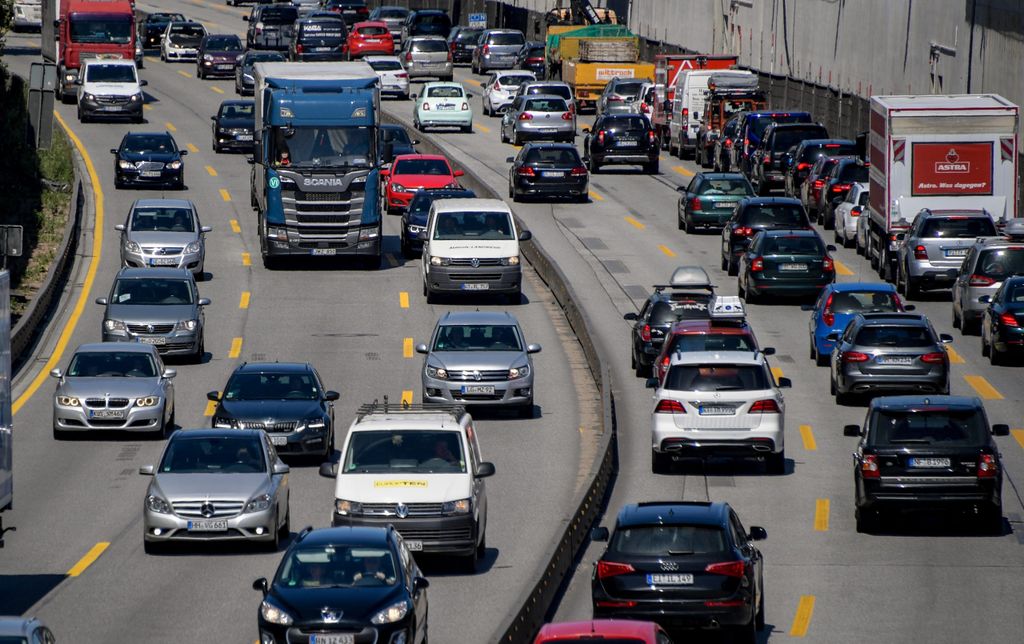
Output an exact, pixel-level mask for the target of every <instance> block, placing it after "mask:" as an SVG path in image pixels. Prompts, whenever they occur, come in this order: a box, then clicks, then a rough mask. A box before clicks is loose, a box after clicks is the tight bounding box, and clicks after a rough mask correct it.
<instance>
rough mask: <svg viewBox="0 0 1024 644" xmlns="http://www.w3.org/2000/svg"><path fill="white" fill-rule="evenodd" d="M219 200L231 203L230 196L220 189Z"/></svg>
mask: <svg viewBox="0 0 1024 644" xmlns="http://www.w3.org/2000/svg"><path fill="white" fill-rule="evenodd" d="M220 198H221V199H223V200H224V201H231V194H230V193H229V192H228V191H227V190H226V189H224V188H221V189H220Z"/></svg>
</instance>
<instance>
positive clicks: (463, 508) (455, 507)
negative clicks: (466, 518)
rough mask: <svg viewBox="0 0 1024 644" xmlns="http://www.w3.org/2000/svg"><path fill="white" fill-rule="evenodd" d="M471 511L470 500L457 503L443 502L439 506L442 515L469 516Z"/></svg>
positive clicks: (471, 504)
mask: <svg viewBox="0 0 1024 644" xmlns="http://www.w3.org/2000/svg"><path fill="white" fill-rule="evenodd" d="M472 509H473V500H472V499H459V500H458V501H445V502H444V503H442V504H441V512H442V513H444V514H469V512H470V510H472Z"/></svg>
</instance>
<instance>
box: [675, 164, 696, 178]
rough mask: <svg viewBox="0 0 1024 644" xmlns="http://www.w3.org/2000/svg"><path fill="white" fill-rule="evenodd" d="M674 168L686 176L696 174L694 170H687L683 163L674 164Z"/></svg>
mask: <svg viewBox="0 0 1024 644" xmlns="http://www.w3.org/2000/svg"><path fill="white" fill-rule="evenodd" d="M672 169H673V170H675V171H676V172H678V173H679V174H681V175H683V176H684V177H692V176H693V175H694V172H693V171H692V170H687V169H686V168H684V167H683V166H681V165H674V166H672Z"/></svg>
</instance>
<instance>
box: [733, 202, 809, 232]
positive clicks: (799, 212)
mask: <svg viewBox="0 0 1024 644" xmlns="http://www.w3.org/2000/svg"><path fill="white" fill-rule="evenodd" d="M740 220H741V222H742V223H744V224H746V225H747V226H778V227H784V226H800V227H806V226H807V225H808V221H807V215H806V214H804V210H803V208H801V207H800V206H797V205H795V204H793V205H789V204H776V205H764V206H748V207H747V208H745V209H744V210H743V213H742V214H741V215H740Z"/></svg>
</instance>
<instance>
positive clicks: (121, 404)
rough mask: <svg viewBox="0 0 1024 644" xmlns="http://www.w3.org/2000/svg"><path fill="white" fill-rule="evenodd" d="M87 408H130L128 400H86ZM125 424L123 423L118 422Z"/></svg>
mask: <svg viewBox="0 0 1024 644" xmlns="http://www.w3.org/2000/svg"><path fill="white" fill-rule="evenodd" d="M85 406H86V407H88V408H89V409H108V408H109V409H124V408H125V407H127V406H128V399H127V398H86V399H85ZM118 422H123V421H118Z"/></svg>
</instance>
